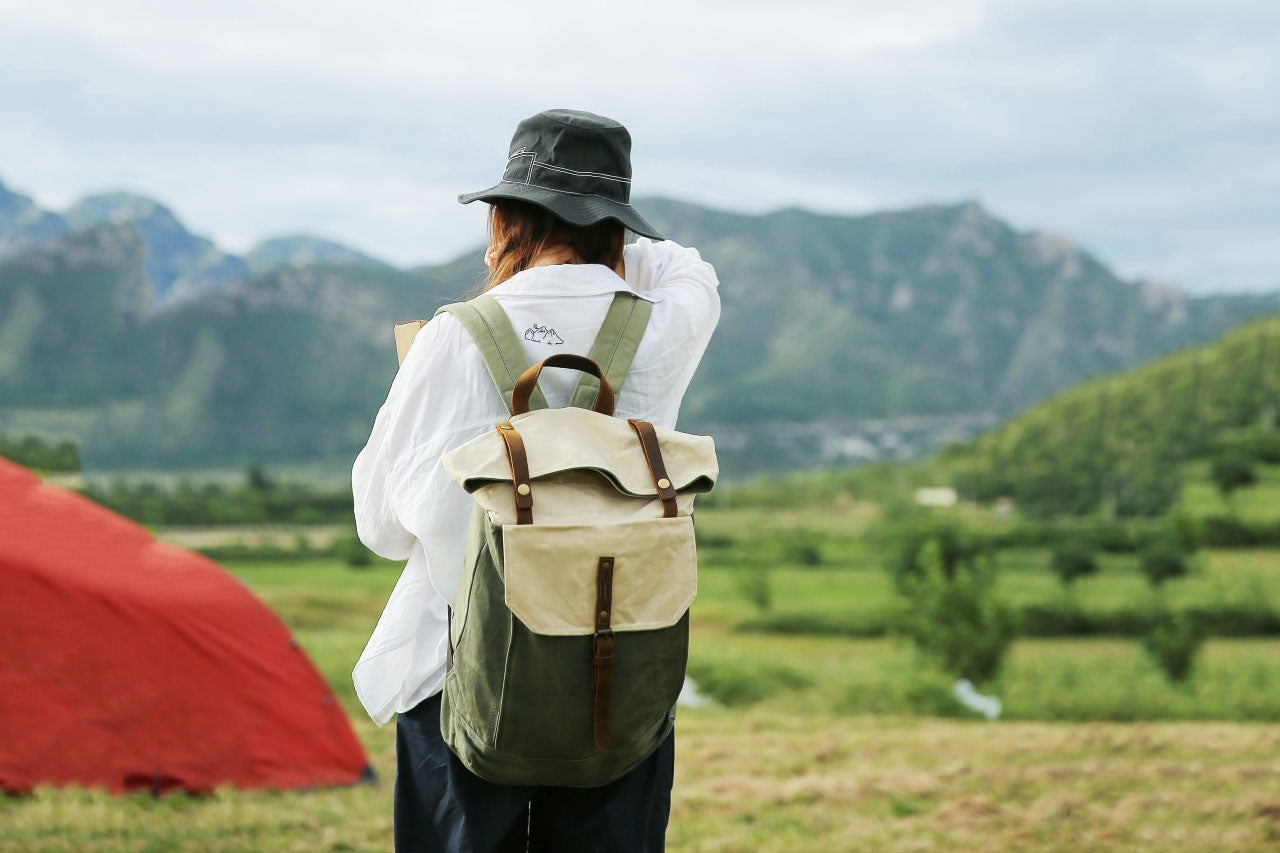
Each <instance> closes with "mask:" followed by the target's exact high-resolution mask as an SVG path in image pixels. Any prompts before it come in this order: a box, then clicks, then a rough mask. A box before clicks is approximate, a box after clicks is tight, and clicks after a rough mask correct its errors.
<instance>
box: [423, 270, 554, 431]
mask: <svg viewBox="0 0 1280 853" xmlns="http://www.w3.org/2000/svg"><path fill="white" fill-rule="evenodd" d="M446 312H447V313H449V314H452V315H453V316H454V317H456V318H457V319H458V322H460V323H461V324H462V328H464V329H466V330H467V333H468V334H469V335H471V340H473V341H474V342H475V345H476V348H477V349H479V350H480V356H481V357H482V358H483V359H484V366H485V368H486V369H488V371H489V377H490V378H491V379H493V384H494V385H495V386H496V387H497V389H498V395H499V396H500V397H502V405H504V406H507V407H508V408H510V406H511V389H512V388H514V387H515V384H516V379H517V378H519V376H520V374H521V373H522V372H524V369H525V368H526V367H528V366H529V360H528V359H527V358H525V355H524V348H523V346H522V345H521V343H520V338H519V337H517V335H516V330H515V329H514V328H513V327H512V325H511V320H510V319H509V318H508V317H507V313H506V312H505V311H503V310H502V306H501V305H499V304H498V300H496V299H494V298H493V297H492V296H490V295H489V294H487V293H485V294H481V295H480V296H477V297H475V298H474V299H469V300H467V301H466V302H451V303H450V304H448V305H442V306H440V307H439V308H437V309H436V313H435V314H433V315H432V317H433V318H434V317H436V316H438V315H440V314H442V313H446ZM529 408H531V409H545V408H547V399H546V397H544V396H542V390H541V389H539V388H534V389H533V392H532V394H531V396H530V401H529Z"/></svg>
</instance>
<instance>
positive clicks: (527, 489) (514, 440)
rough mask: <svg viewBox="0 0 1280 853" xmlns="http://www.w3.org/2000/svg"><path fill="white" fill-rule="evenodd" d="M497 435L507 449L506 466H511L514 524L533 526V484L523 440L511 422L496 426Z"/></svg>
mask: <svg viewBox="0 0 1280 853" xmlns="http://www.w3.org/2000/svg"><path fill="white" fill-rule="evenodd" d="M498 435H500V436H502V443H503V445H505V446H506V448H507V464H508V465H510V466H511V492H512V494H514V495H515V499H516V524H533V484H532V483H531V482H529V457H528V456H527V455H526V454H525V450H524V439H523V438H521V437H520V433H518V432H516V428H515V427H514V426H512V425H511V421H503V422H502V423H500V424H498Z"/></svg>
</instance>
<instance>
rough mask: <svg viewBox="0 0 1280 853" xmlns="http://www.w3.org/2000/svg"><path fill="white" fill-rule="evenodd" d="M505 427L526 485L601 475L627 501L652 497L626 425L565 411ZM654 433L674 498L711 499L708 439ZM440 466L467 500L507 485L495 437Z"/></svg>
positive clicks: (524, 417)
mask: <svg viewBox="0 0 1280 853" xmlns="http://www.w3.org/2000/svg"><path fill="white" fill-rule="evenodd" d="M511 423H512V425H513V426H515V428H516V430H517V431H518V432H519V433H520V437H521V438H523V439H524V446H525V451H526V453H527V455H528V458H529V476H530V477H531V478H532V479H535V480H536V479H537V478H538V477H542V476H545V475H547V474H550V473H554V472H559V471H569V470H573V469H589V470H597V471H600V472H602V473H604V474H605V475H607V476H608V477H609V478H610V479H611V480H613V481H614V483H615V484H616V486H617V487H618V488H619V489H621V490H622V491H624V492H627V493H628V494H631V495H636V496H646V495H656V494H657V493H658V490H657V488H656V487H655V486H654V484H653V475H652V474H650V473H649V466H648V465H647V464H646V463H645V459H644V451H643V450H642V449H641V447H640V439H639V438H638V437H637V436H636V433H635V430H633V429H632V428H631V424H629V423H627V420H626V418H617V417H612V416H610V415H602V414H600V413H599V412H593V411H591V410H590V409H583V408H578V407H576V406H568V407H565V408H561V409H535V410H534V411H532V412H525V413H523V414H519V415H514V416H512V418H511ZM495 426H496V425H495ZM654 430H655V432H656V433H657V435H658V444H659V446H660V447H661V448H662V459H663V462H664V463H665V464H666V468H667V476H668V477H669V478H670V479H671V483H672V485H673V486H674V487H675V489H676V491H689V492H706V491H710V490H711V487H712V486H713V485H714V484H715V480H716V477H717V476H718V475H719V473H720V468H719V465H718V463H717V462H716V448H715V441H714V440H713V439H712V438H711V436H709V435H693V434H691V433H686V432H679V431H677V430H673V429H667V428H666V427H655V428H654ZM442 461H443V463H444V469H445V471H446V472H447V473H448V474H449V476H450V477H451V478H452V479H453V481H454V482H456V483H458V484H459V485H461V486H462V487H463V488H465V489H466V490H467V491H469V492H472V491H475V490H476V489H477V488H479V487H480V486H482V485H484V484H485V483H492V482H494V481H496V480H506V481H507V482H510V481H511V468H510V467H509V466H508V463H507V452H506V448H505V447H504V446H503V443H502V438H501V437H500V436H499V435H498V432H497V430H496V429H493V430H488V431H486V432H485V433H483V434H481V435H478V436H476V437H475V438H473V439H471V440H470V441H468V442H467V443H466V444H463V445H461V446H459V447H455V448H454V449H453V450H451V451H449V452H448V453H446V454H445V455H444V457H443V460H442ZM534 489H535V491H536V489H537V484H534ZM536 499H537V498H536V496H535V500H536Z"/></svg>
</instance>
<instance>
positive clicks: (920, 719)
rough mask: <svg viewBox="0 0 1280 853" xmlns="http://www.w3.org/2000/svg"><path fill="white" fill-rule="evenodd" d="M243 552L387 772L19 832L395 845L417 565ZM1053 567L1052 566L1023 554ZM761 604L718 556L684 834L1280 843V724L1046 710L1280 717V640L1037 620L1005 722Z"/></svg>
mask: <svg viewBox="0 0 1280 853" xmlns="http://www.w3.org/2000/svg"><path fill="white" fill-rule="evenodd" d="M701 523H702V522H701V520H700V524H701ZM750 523H751V520H750V519H737V520H735V522H734V525H735V526H738V525H743V526H749V525H750ZM1028 560H1029V562H1030V563H1034V555H1030V556H1028ZM230 568H231V569H232V570H233V571H234V572H235V573H236V574H237V575H239V576H240V577H242V578H244V579H245V580H246V581H247V582H248V583H249V584H250V586H251V587H252V588H253V589H254V590H255V591H256V592H257V593H258V594H259V595H260V596H261V597H262V598H263V599H264V600H265V601H266V602H267V603H268V604H270V605H271V606H272V607H273V608H274V609H275V610H276V612H277V613H278V614H280V616H281V617H282V618H283V619H284V620H285V621H286V622H287V623H288V624H289V626H290V627H291V628H292V629H293V630H294V632H295V634H296V636H297V637H298V639H299V640H300V641H301V643H302V644H303V646H304V647H305V648H306V649H307V651H308V652H309V653H310V655H311V656H312V658H313V659H314V660H315V662H316V663H317V665H318V666H319V667H320V668H321V670H322V671H323V672H324V673H325V675H326V677H328V679H329V680H330V682H331V683H332V684H333V685H334V687H335V689H336V691H337V693H338V695H339V696H340V698H341V700H342V702H343V704H344V707H345V708H346V709H347V712H348V714H349V715H350V717H351V719H352V721H353V723H354V724H355V726H356V730H357V732H358V733H359V735H360V737H361V738H362V740H363V741H364V743H365V745H366V748H367V749H368V751H369V753H370V756H371V758H372V761H373V764H374V766H375V768H376V770H377V771H378V774H379V777H380V781H379V783H378V784H376V785H363V786H356V787H352V788H345V789H332V790H324V791H312V792H301V793H255V792H237V791H231V790H225V791H220V792H217V793H216V794H214V795H212V796H209V797H205V798H189V797H185V796H171V797H165V798H162V799H159V800H155V799H152V798H151V797H149V796H133V797H125V798H120V797H110V796H106V795H103V794H101V793H96V792H90V791H83V790H52V789H42V790H40V791H38V792H37V793H36V794H35V795H34V796H32V797H29V798H23V799H8V800H6V799H0V849H2V850H4V851H10V850H12V851H62V850H73V851H80V850H93V851H97V850H103V851H169V850H194V851H366V850H368V851H374V850H388V849H390V837H391V799H390V798H391V780H392V776H393V772H394V770H393V767H394V726H393V725H389V726H387V727H385V728H383V729H379V728H377V727H376V726H374V725H373V724H372V723H371V722H369V720H368V718H367V717H366V716H365V715H364V713H363V711H362V710H361V709H360V708H359V707H358V705H357V704H356V702H355V697H354V693H353V691H352V688H351V680H350V670H351V666H352V664H353V663H354V661H355V659H356V657H357V656H358V654H359V651H360V649H361V647H362V646H363V643H364V641H365V639H366V638H367V636H368V634H369V631H370V630H371V629H372V626H373V623H374V621H375V620H376V618H377V614H378V613H379V611H380V609H381V606H382V604H383V602H384V601H385V598H386V595H387V594H388V592H389V591H390V588H391V586H392V585H393V584H394V582H395V578H396V576H397V572H398V567H397V566H393V565H389V564H386V563H381V562H380V563H378V564H375V566H373V567H371V568H367V569H360V570H356V569H350V568H347V567H345V566H343V565H340V564H339V563H337V562H336V561H290V562H286V563H239V564H233V565H232V566H231V567H230ZM1236 569H1239V570H1241V571H1245V572H1257V573H1260V574H1261V575H1262V576H1263V577H1264V578H1267V579H1271V580H1273V578H1272V577H1271V574H1270V573H1271V572H1272V571H1273V570H1274V566H1273V564H1272V562H1271V561H1270V560H1268V559H1254V558H1252V557H1250V556H1249V555H1248V554H1244V553H1243V552H1241V553H1233V552H1222V553H1220V554H1214V555H1211V557H1210V560H1209V564H1208V571H1209V572H1211V573H1214V572H1224V573H1227V574H1231V573H1232V572H1234V571H1235V570H1236ZM1108 571H1109V572H1110V571H1111V569H1109V570H1108ZM1039 573H1040V570H1039V569H1037V568H1036V567H1035V566H1034V565H1028V566H1026V567H1024V568H1022V569H1017V570H1011V572H1010V574H1011V575H1017V574H1025V575H1026V576H1027V578H1028V579H1034V578H1037V577H1038V575H1039ZM1114 574H1115V575H1116V577H1115V578H1114V579H1113V580H1112V581H1111V582H1114V583H1116V584H1120V585H1121V586H1120V587H1118V588H1117V589H1116V590H1114V591H1111V592H1106V593H1103V592H1099V593H1097V594H1098V595H1100V596H1104V597H1111V596H1113V595H1114V596H1116V597H1121V598H1122V597H1123V596H1124V595H1125V594H1127V593H1126V592H1125V591H1124V589H1125V588H1124V586H1123V585H1124V584H1125V583H1127V582H1128V581H1127V580H1126V575H1127V574H1128V573H1127V571H1126V569H1125V567H1124V566H1122V565H1121V566H1116V567H1114ZM1096 581H1097V583H1099V584H1104V583H1106V582H1105V581H1104V580H1103V579H1101V578H1099V579H1096ZM1010 582H1011V583H1013V581H1012V580H1011V581H1010ZM774 583H775V584H776V592H775V597H776V604H775V606H776V607H780V608H783V607H791V608H794V609H796V610H797V611H798V612H809V611H811V610H814V609H819V610H820V609H822V608H830V609H832V610H838V609H840V608H860V607H868V608H874V607H878V606H881V605H883V604H886V603H887V602H888V601H889V587H888V586H887V584H886V583H885V582H884V579H883V577H882V573H881V574H880V575H877V574H876V573H875V571H873V570H872V569H870V568H867V569H865V570H863V571H852V572H850V571H849V570H848V569H845V570H843V571H837V570H835V569H828V568H824V567H817V568H814V567H801V566H793V567H791V568H785V569H780V570H778V572H777V573H776V577H775V578H774ZM1180 583H1190V581H1184V582H1180ZM1017 587H1018V585H1017V584H1014V585H1013V586H1011V587H1010V591H1011V592H1013V591H1014V590H1016V589H1017ZM1028 594H1033V593H1028ZM1034 594H1037V595H1038V594H1039V593H1034ZM1045 594H1052V591H1051V590H1048V591H1045ZM752 610H753V608H752V606H751V605H750V604H748V603H747V602H746V600H745V599H744V598H743V597H742V595H741V594H740V593H739V591H738V589H737V586H736V584H735V581H734V580H733V579H732V577H731V576H730V575H729V570H728V569H726V568H723V567H716V566H714V565H710V566H709V567H708V568H707V570H706V571H704V572H703V573H702V588H701V591H700V597H699V601H698V603H697V604H696V605H695V613H694V622H695V632H694V641H693V651H692V654H691V671H692V672H693V673H694V674H695V675H697V676H701V677H702V678H703V680H704V689H705V691H706V692H709V693H712V694H713V695H718V696H720V697H721V698H722V699H724V700H725V702H726V704H717V705H716V706H713V707H708V708H685V709H682V710H681V716H680V722H679V724H678V728H677V756H678V758H677V781H676V788H675V794H674V804H673V810H672V821H671V827H670V831H669V836H668V837H669V842H670V847H671V849H674V850H697V851H712V850H715V851H755V850H762V851H809V850H813V851H824V853H828V852H829V851H843V850H880V849H888V850H944V849H945V850H951V849H957V848H958V849H981V850H1010V851H1012V850H1026V849H1036V850H1063V851H1066V850H1071V851H1075V850H1081V849H1108V850H1161V851H1164V850H1266V849H1275V848H1276V847H1277V846H1280V726H1276V725H1271V724H1264V723H1258V722H1205V721H1203V720H1201V721H1197V722H1168V721H1161V722H1140V723H1128V724H1126V723H1117V722H1083V723H1082V722H1073V723H1062V722H1046V721H1043V720H1045V719H1053V718H1055V717H1066V718H1077V719H1078V718H1085V719H1089V718H1093V719H1107V718H1113V719H1130V718H1133V717H1135V716H1136V717H1138V718H1142V717H1174V718H1178V717H1198V718H1204V717H1214V716H1218V717H1240V716H1245V717H1248V716H1252V717H1254V718H1256V719H1264V720H1277V719H1280V687H1278V686H1277V685H1280V641H1274V640H1268V639H1260V640H1215V641H1212V642H1211V643H1210V644H1209V645H1208V647H1207V649H1206V652H1205V656H1204V660H1203V661H1202V662H1201V664H1202V666H1201V667H1200V669H1199V670H1198V671H1197V672H1196V674H1195V675H1194V676H1193V678H1192V680H1191V682H1190V683H1189V684H1188V685H1187V686H1186V687H1183V688H1174V687H1171V686H1169V685H1168V684H1167V683H1166V682H1164V681H1163V679H1162V677H1161V676H1160V675H1159V673H1158V671H1157V670H1156V669H1155V668H1154V667H1153V666H1152V665H1151V664H1150V662H1149V661H1147V660H1146V659H1145V657H1143V655H1142V654H1141V652H1140V651H1139V650H1138V648H1137V646H1136V644H1135V643H1133V642H1131V641H1125V640H1115V639H1090V640H1072V641H1065V640H1023V641H1020V642H1019V643H1018V644H1017V645H1016V647H1015V649H1014V652H1013V654H1012V656H1011V658H1010V660H1009V661H1008V663H1007V666H1006V670H1005V673H1004V674H1003V675H1002V677H1001V680H1000V683H999V684H998V685H997V689H998V692H999V693H1000V695H1001V696H1002V698H1003V700H1004V702H1005V708H1006V716H1007V717H1008V719H1006V720H1001V721H999V722H994V723H987V722H982V721H975V720H968V719H946V718H942V717H938V716H929V714H931V713H932V714H937V713H944V714H945V713H955V708H954V706H952V705H949V703H948V699H947V693H946V690H947V683H948V682H947V680H946V679H944V678H942V677H941V676H937V675H931V674H929V671H928V670H927V669H926V668H923V667H922V666H921V665H920V664H919V662H918V661H916V660H915V659H914V658H913V657H912V654H911V653H910V652H909V651H907V650H906V649H903V648H901V647H899V646H898V645H896V644H895V643H894V642H893V641H892V640H888V639H874V640H859V639H850V638H841V637H832V636H776V635H768V634H759V633H750V632H748V633H743V632H740V631H735V630H733V625H734V624H735V622H736V620H738V619H740V618H748V617H749V616H750V614H751V613H752ZM904 674H905V675H904ZM912 710H914V711H917V712H922V714H921V715H913V714H911V713H908V712H910V711H912ZM1029 718H1037V719H1034V720H1033V719H1029Z"/></svg>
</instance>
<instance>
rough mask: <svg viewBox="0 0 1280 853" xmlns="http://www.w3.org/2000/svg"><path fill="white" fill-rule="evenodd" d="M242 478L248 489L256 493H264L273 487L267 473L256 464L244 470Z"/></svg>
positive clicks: (272, 481) (273, 482)
mask: <svg viewBox="0 0 1280 853" xmlns="http://www.w3.org/2000/svg"><path fill="white" fill-rule="evenodd" d="M244 478H245V481H246V482H247V483H248V484H249V488H251V489H253V490H254V491H257V492H265V491H266V490H268V489H270V488H273V487H274V486H275V481H274V480H272V479H271V478H270V477H268V476H267V472H266V471H265V470H263V468H262V466H261V465H258V464H257V463H256V462H255V463H254V464H252V465H250V466H249V467H248V468H246V469H245V472H244Z"/></svg>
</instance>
